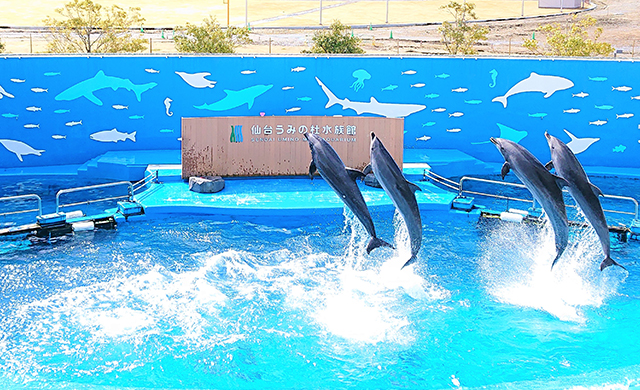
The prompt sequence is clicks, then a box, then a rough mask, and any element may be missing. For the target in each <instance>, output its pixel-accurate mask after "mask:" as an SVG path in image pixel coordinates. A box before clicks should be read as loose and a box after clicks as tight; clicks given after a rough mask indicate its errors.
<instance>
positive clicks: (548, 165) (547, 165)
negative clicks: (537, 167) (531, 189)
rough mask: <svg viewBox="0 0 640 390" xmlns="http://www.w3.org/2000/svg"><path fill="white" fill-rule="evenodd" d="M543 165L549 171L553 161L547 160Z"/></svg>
mask: <svg viewBox="0 0 640 390" xmlns="http://www.w3.org/2000/svg"><path fill="white" fill-rule="evenodd" d="M544 167H545V168H547V171H550V170H552V169H553V161H549V162H548V163H546V164H544Z"/></svg>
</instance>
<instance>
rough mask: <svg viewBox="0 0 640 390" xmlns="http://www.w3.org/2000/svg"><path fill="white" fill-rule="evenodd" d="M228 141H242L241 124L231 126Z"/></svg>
mask: <svg viewBox="0 0 640 390" xmlns="http://www.w3.org/2000/svg"><path fill="white" fill-rule="evenodd" d="M229 141H231V143H238V142H242V125H237V126H233V125H232V126H231V136H230V137H229Z"/></svg>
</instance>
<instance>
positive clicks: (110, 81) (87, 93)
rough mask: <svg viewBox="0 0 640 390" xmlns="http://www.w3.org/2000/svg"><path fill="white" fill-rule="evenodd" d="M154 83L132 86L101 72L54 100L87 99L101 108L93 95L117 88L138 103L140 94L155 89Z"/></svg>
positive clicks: (124, 80) (125, 81)
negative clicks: (130, 95) (102, 90)
mask: <svg viewBox="0 0 640 390" xmlns="http://www.w3.org/2000/svg"><path fill="white" fill-rule="evenodd" d="M156 85H158V84H156V83H147V84H134V83H132V82H131V80H129V79H121V78H119V77H112V76H107V75H105V74H104V72H103V71H101V70H100V71H98V73H96V75H95V76H93V77H92V78H90V79H87V80H84V81H81V82H79V83H77V84H75V85H72V86H71V87H69V88H67V89H65V90H64V91H62V92H60V93H59V94H58V95H57V96H56V97H55V99H56V100H75V99H78V98H81V97H85V98H87V99H88V100H89V101H90V102H92V103H94V104H96V105H98V106H102V100H100V99H98V98H97V97H96V96H95V95H94V94H93V93H94V92H96V91H99V90H101V89H105V88H111V89H113V90H114V91H115V90H116V89H118V88H124V89H126V90H127V91H132V92H133V93H134V94H135V95H136V98H137V99H138V101H140V99H141V98H142V93H143V92H146V91H148V90H150V89H151V88H153V87H155V86H156Z"/></svg>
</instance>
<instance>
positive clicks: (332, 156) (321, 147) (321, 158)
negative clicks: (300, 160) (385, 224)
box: [304, 133, 393, 253]
mask: <svg viewBox="0 0 640 390" xmlns="http://www.w3.org/2000/svg"><path fill="white" fill-rule="evenodd" d="M304 136H305V138H306V139H307V141H309V148H310V149H311V158H312V160H311V164H310V165H309V176H310V177H311V178H312V179H313V174H314V172H315V171H316V170H317V171H318V172H319V173H320V175H322V177H323V178H324V180H325V181H326V182H327V183H328V184H329V186H331V188H332V189H333V190H334V191H335V192H336V194H338V196H339V197H340V199H341V200H342V201H343V202H344V204H346V205H347V207H349V209H350V210H351V211H352V212H353V214H354V215H355V216H356V217H357V218H358V219H359V220H360V223H362V225H363V226H364V228H365V229H367V233H369V235H370V236H371V240H369V244H368V245H367V253H370V252H371V251H372V250H374V249H375V248H378V247H380V246H388V247H391V248H393V246H392V245H391V244H389V243H387V242H385V241H383V240H381V239H379V238H378V237H377V236H376V229H375V227H374V226H373V220H372V219H371V215H370V214H369V209H368V208H367V204H366V203H365V201H364V197H363V196H362V193H361V192H360V189H359V188H358V185H357V184H356V179H357V178H358V177H363V176H364V175H363V174H362V172H360V171H358V170H356V169H351V168H347V167H345V166H344V163H343V162H342V160H341V159H340V156H338V153H336V151H335V150H334V149H333V147H331V145H329V143H328V142H327V141H325V140H324V139H323V138H322V137H320V136H318V135H315V134H311V133H305V135H304Z"/></svg>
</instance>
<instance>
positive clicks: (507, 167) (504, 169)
mask: <svg viewBox="0 0 640 390" xmlns="http://www.w3.org/2000/svg"><path fill="white" fill-rule="evenodd" d="M510 170H511V165H509V163H508V162H506V161H505V162H504V164H502V169H500V175H501V176H502V180H504V177H505V176H507V173H509V171H510Z"/></svg>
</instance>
